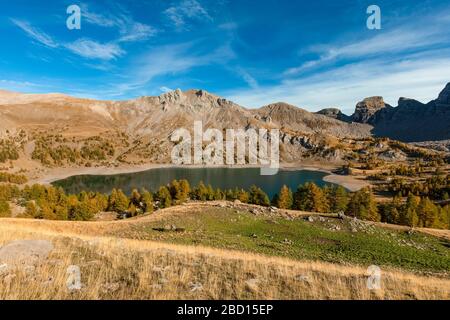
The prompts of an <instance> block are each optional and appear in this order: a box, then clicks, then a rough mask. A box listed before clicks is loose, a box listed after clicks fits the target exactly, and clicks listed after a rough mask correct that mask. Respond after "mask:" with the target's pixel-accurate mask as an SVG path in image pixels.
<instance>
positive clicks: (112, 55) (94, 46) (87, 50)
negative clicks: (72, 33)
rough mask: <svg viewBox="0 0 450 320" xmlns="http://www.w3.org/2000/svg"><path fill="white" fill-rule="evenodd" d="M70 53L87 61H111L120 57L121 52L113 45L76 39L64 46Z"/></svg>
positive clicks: (122, 52)
mask: <svg viewBox="0 0 450 320" xmlns="http://www.w3.org/2000/svg"><path fill="white" fill-rule="evenodd" d="M65 47H66V48H67V49H69V50H70V51H71V52H73V53H75V54H78V55H80V56H82V57H85V58H88V59H103V60H112V59H116V58H118V57H120V56H122V55H123V54H124V53H125V51H123V50H122V49H121V48H120V47H119V46H118V45H116V44H114V43H105V44H102V43H99V42H96V41H93V40H90V39H78V40H76V41H75V42H72V43H68V44H66V45H65Z"/></svg>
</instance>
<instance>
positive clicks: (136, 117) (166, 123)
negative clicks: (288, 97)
mask: <svg viewBox="0 0 450 320" xmlns="http://www.w3.org/2000/svg"><path fill="white" fill-rule="evenodd" d="M196 120H201V121H202V122H203V127H204V128H218V129H226V128H247V129H248V128H268V129H269V128H278V129H280V130H281V133H282V136H281V140H282V143H283V146H282V149H283V150H282V154H283V156H284V158H285V160H287V161H288V160H293V159H295V158H296V157H297V156H298V155H299V153H302V154H304V153H305V152H308V151H311V150H314V152H315V155H317V156H319V157H321V158H323V157H334V158H338V157H339V155H338V154H336V150H335V149H333V146H335V145H336V144H338V142H339V140H341V139H364V138H367V137H371V136H378V137H388V138H391V139H396V140H401V141H405V142H412V141H414V142H420V141H430V140H445V139H450V125H449V123H450V83H449V84H447V86H446V87H445V88H444V90H442V92H441V93H440V94H439V96H438V98H437V99H435V100H433V101H431V102H429V103H427V104H423V103H421V102H418V101H416V100H413V99H406V98H400V100H399V103H398V106H397V107H392V106H390V105H388V104H386V103H385V102H384V101H383V98H382V97H371V98H366V99H364V100H363V101H361V102H359V103H358V104H357V106H356V108H355V112H354V114H353V115H351V116H347V115H345V114H343V113H342V112H341V111H339V109H324V110H322V111H319V112H317V113H312V112H308V111H306V110H304V109H301V108H298V107H296V106H292V105H289V104H286V103H282V102H280V103H274V104H271V105H268V106H264V107H262V108H259V109H248V108H245V107H242V106H240V105H238V104H236V103H234V102H232V101H229V100H226V99H223V98H221V97H219V96H216V95H214V94H211V93H208V92H206V91H204V90H188V91H185V92H183V91H181V90H179V89H177V90H175V91H172V92H168V93H164V94H162V95H160V96H154V97H150V96H145V97H140V98H137V99H133V100H127V101H103V100H91V99H82V98H75V97H71V96H67V95H63V94H22V93H16V92H10V91H0V137H3V139H10V138H12V137H16V136H18V135H21V136H23V137H26V138H23V139H22V140H23V141H22V142H21V143H22V147H23V150H24V154H25V156H27V157H28V158H30V157H32V156H31V155H33V152H34V150H35V149H36V146H41V145H43V144H44V142H45V143H46V144H48V149H49V150H50V149H54V148H57V147H58V146H61V145H64V146H65V147H68V148H76V147H77V146H80V144H83V145H86V144H91V142H92V141H96V140H99V139H100V140H102V141H103V143H105V142H108V143H110V144H112V145H114V146H115V157H117V158H118V159H121V160H123V161H128V162H136V161H138V162H139V161H141V162H142V161H143V159H146V160H148V159H150V160H151V161H155V162H167V161H169V159H170V150H171V148H172V146H173V144H172V142H170V139H169V137H170V135H171V133H172V132H173V131H174V130H175V129H177V128H186V129H188V130H191V129H192V128H193V122H194V121H196Z"/></svg>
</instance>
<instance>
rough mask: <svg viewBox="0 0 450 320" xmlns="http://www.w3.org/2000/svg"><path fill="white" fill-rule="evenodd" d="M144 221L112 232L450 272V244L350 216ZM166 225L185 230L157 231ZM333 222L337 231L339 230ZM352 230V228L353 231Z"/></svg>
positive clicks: (220, 214) (196, 215)
mask: <svg viewBox="0 0 450 320" xmlns="http://www.w3.org/2000/svg"><path fill="white" fill-rule="evenodd" d="M189 213H190V214H186V213H185V212H180V213H177V214H171V215H167V216H165V215H161V216H160V217H159V219H153V220H149V221H145V220H142V221H141V222H139V223H133V224H130V225H129V227H128V228H124V229H120V231H114V232H113V234H116V235H119V236H122V237H126V238H134V239H145V240H156V241H165V242H171V243H177V244H185V245H203V246H212V247H217V248H224V249H237V250H244V251H250V252H255V253H260V254H265V255H272V256H282V257H289V258H294V259H298V260H305V259H306V260H316V261H326V262H333V263H342V264H359V265H362V266H369V265H372V264H375V265H379V266H389V267H396V268H402V269H407V270H411V271H421V272H437V273H447V272H448V271H449V270H450V250H449V246H450V242H449V241H448V240H444V239H438V238H436V237H433V236H429V235H424V234H421V233H413V234H411V235H410V234H408V233H407V232H405V231H403V230H392V229H386V228H382V227H377V226H366V225H365V224H364V223H359V224H358V225H356V226H355V225H354V224H353V222H351V221H349V220H345V221H343V220H339V219H334V218H324V219H321V220H322V221H319V220H318V217H316V218H315V220H314V222H309V221H306V220H305V219H304V218H297V219H294V220H292V221H290V220H286V219H284V218H281V217H276V216H255V215H253V214H251V213H248V212H245V211H237V210H233V209H229V208H219V207H210V208H206V209H205V208H204V209H197V210H196V209H193V211H190V212H189ZM166 225H175V226H176V227H179V228H184V229H185V232H173V231H166V232H162V231H156V230H154V228H161V227H164V226H166ZM335 226H338V227H339V230H335ZM352 229H353V230H352Z"/></svg>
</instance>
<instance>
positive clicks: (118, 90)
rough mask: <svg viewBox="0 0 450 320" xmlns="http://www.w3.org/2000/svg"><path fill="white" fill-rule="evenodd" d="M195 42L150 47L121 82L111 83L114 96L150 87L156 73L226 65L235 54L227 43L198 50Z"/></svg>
mask: <svg viewBox="0 0 450 320" xmlns="http://www.w3.org/2000/svg"><path fill="white" fill-rule="evenodd" d="M196 44H198V43H197V42H188V43H181V44H172V45H164V46H157V47H153V48H151V49H150V50H149V51H148V52H146V53H144V54H142V55H141V56H139V57H137V58H136V59H134V60H133V61H132V62H131V66H130V68H128V70H129V71H128V72H127V74H125V75H123V77H122V79H121V81H120V83H118V84H116V85H113V86H112V87H113V89H112V91H111V92H110V94H111V96H123V95H127V94H130V93H133V92H134V91H137V90H140V89H142V88H144V87H147V86H148V85H149V84H151V83H152V81H153V80H154V79H155V78H157V77H161V76H167V75H170V76H173V75H180V74H182V73H185V72H188V71H190V70H192V69H194V68H197V67H202V66H206V65H213V64H221V65H224V64H226V63H227V62H229V61H230V60H231V59H233V58H235V53H234V51H233V50H232V49H231V47H230V46H229V45H228V44H225V45H223V46H220V47H218V48H216V49H214V50H212V51H208V52H204V51H197V49H196ZM162 88H164V87H162Z"/></svg>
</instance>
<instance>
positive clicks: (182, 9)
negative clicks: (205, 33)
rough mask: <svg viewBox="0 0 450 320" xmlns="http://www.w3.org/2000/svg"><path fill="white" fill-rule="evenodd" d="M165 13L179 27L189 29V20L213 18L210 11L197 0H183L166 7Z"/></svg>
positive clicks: (209, 19)
mask: <svg viewBox="0 0 450 320" xmlns="http://www.w3.org/2000/svg"><path fill="white" fill-rule="evenodd" d="M164 14H165V15H166V16H167V17H168V19H169V20H170V21H171V22H172V24H173V25H174V26H175V27H176V28H178V29H187V23H188V20H197V21H212V20H213V19H212V17H211V16H210V15H209V13H208V11H206V9H205V8H204V7H203V6H202V5H201V4H200V3H199V2H198V1H196V0H183V1H182V2H181V3H178V4H176V5H173V6H171V7H169V8H168V9H166V10H165V11H164Z"/></svg>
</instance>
